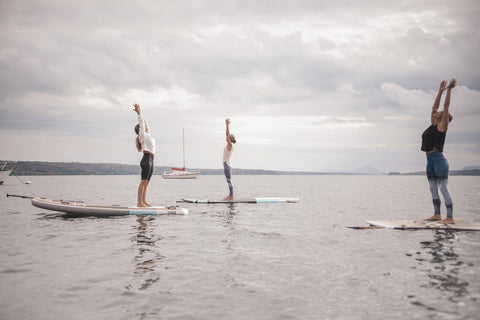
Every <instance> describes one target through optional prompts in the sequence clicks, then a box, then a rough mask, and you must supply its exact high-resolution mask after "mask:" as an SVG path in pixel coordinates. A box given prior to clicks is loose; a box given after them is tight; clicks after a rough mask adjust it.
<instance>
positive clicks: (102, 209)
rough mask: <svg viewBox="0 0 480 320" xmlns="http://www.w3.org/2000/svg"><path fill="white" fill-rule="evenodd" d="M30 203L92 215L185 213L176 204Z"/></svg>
mask: <svg viewBox="0 0 480 320" xmlns="http://www.w3.org/2000/svg"><path fill="white" fill-rule="evenodd" d="M32 205H34V206H35V207H39V208H42V209H47V210H52V211H57V212H65V213H72V214H76V215H92V216H93V215H94V216H125V215H185V214H188V209H187V208H181V207H177V206H171V207H166V206H155V207H121V206H115V205H112V206H96V205H87V204H84V203H83V202H81V201H70V200H51V199H46V198H32Z"/></svg>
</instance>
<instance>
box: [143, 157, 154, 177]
mask: <svg viewBox="0 0 480 320" xmlns="http://www.w3.org/2000/svg"><path fill="white" fill-rule="evenodd" d="M140 167H141V168H142V180H148V181H150V178H151V177H152V174H153V154H151V153H144V154H143V158H142V161H140Z"/></svg>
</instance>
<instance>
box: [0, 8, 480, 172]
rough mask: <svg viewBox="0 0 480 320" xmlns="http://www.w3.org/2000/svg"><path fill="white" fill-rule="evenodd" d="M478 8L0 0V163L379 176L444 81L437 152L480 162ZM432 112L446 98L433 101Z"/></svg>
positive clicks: (405, 156)
mask: <svg viewBox="0 0 480 320" xmlns="http://www.w3.org/2000/svg"><path fill="white" fill-rule="evenodd" d="M479 17H480V2H479V1H478V0H471V1H469V0H460V1H451V0H450V1H443V0H437V1H424V0H411V1H408V0H407V1H398V0H396V1H380V0H378V1H377V0H367V1H341V0H340V1H320V0H311V1H308V0H282V1H261V0H252V1H250V0H243V1H235V0H212V1H201V0H191V1H187V0H175V1H151V0H135V1H102V0H95V1H71V0H44V1H40V0H38V1H35V0H25V1H18V0H0V18H1V19H0V144H1V152H0V159H9V160H38V161H77V162H115V163H126V164H137V163H139V161H140V158H141V154H140V153H138V152H137V151H136V149H135V143H134V139H135V133H134V131H133V127H134V126H135V124H136V122H137V118H136V115H135V113H134V111H132V110H131V109H132V104H133V103H139V104H140V105H141V106H142V109H143V111H144V114H145V115H146V116H147V118H148V120H149V122H150V125H151V131H152V134H153V136H154V137H155V139H156V142H157V154H156V157H155V162H156V165H158V166H161V165H166V166H181V164H182V128H185V135H186V137H185V138H186V155H187V159H186V161H187V167H197V168H221V159H222V151H223V147H224V145H225V120H224V119H225V118H226V117H230V118H231V120H232V124H231V131H232V133H233V134H235V135H236V137H237V144H236V146H235V151H234V154H233V156H232V163H233V167H234V168H235V167H236V168H252V169H253V168H259V169H274V170H302V171H331V170H354V169H356V168H358V167H361V166H363V165H370V166H373V167H376V168H378V169H379V170H382V171H384V172H389V171H402V172H408V171H417V170H423V169H424V167H425V155H424V154H423V153H422V152H421V151H420V144H421V134H422V132H423V131H424V130H425V128H426V127H428V126H429V121H430V111H431V106H432V104H433V100H434V98H435V95H436V92H437V89H438V86H439V84H440V81H441V80H444V79H445V80H449V79H451V78H452V77H456V78H457V80H458V87H457V88H455V89H454V91H453V95H452V102H451V113H452V114H453V116H454V120H453V121H452V123H451V124H450V127H449V130H448V133H447V141H446V147H445V154H446V157H447V159H448V160H449V162H450V168H451V169H461V168H463V167H464V166H468V165H480V54H479V51H480V31H479V30H480V19H479ZM442 106H443V101H442Z"/></svg>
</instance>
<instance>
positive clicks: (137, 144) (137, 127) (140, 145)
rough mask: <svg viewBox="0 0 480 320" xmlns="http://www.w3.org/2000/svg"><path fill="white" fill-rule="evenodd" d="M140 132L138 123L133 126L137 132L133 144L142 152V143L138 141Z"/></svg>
mask: <svg viewBox="0 0 480 320" xmlns="http://www.w3.org/2000/svg"><path fill="white" fill-rule="evenodd" d="M139 132H140V125H138V124H137V125H136V126H135V133H136V134H137V138H136V139H135V145H136V147H137V150H138V152H142V144H141V143H140V139H139V137H138V133H139Z"/></svg>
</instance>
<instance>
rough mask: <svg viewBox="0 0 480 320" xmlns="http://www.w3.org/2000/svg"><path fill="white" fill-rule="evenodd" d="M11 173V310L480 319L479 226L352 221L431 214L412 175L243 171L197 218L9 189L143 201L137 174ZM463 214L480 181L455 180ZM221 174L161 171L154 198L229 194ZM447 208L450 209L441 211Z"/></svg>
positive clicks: (5, 295) (5, 314)
mask: <svg viewBox="0 0 480 320" xmlns="http://www.w3.org/2000/svg"><path fill="white" fill-rule="evenodd" d="M23 179H24V180H30V181H32V184H30V185H22V184H21V183H20V182H19V181H18V180H17V179H16V178H15V177H9V179H8V180H7V181H6V184H5V185H3V186H0V192H1V194H0V205H1V206H0V208H1V209H0V288H1V290H0V319H385V318H389V319H478V314H479V312H480V281H479V279H480V232H446V231H430V230H422V231H395V230H385V229H381V230H353V229H349V228H347V226H363V225H366V223H365V222H364V221H365V220H375V219H376V220H382V219H418V218H421V217H426V216H428V215H429V214H431V212H432V209H431V200H430V195H429V191H428V183H427V181H426V178H424V177H415V176H412V177H407V176H234V184H235V186H236V192H237V195H239V196H295V197H299V198H300V203H298V204H257V205H252V204H236V205H227V204H225V205H200V204H192V205H189V204H184V206H186V207H188V208H189V209H190V214H189V215H187V216H185V217H182V216H162V217H144V218H139V217H129V216H127V217H116V218H94V217H90V218H69V217H65V216H63V215H61V214H57V213H55V212H47V211H45V210H42V209H39V208H35V207H33V206H32V205H31V204H30V201H29V200H24V199H16V198H6V197H5V195H6V193H13V194H15V193H16V194H24V195H35V196H44V197H50V198H63V199H82V200H87V201H88V202H92V203H97V204H114V203H115V204H124V205H132V204H135V199H136V187H137V183H138V177H135V176H74V177H25V178H23ZM450 189H451V193H452V196H453V199H454V210H455V215H456V216H457V217H460V216H477V217H478V216H480V177H451V178H450ZM226 191H227V187H226V183H225V181H224V178H223V177H222V176H201V177H200V178H199V179H198V180H194V181H174V180H163V179H162V178H161V177H160V176H154V177H153V180H152V182H151V186H150V189H149V195H148V199H149V200H150V201H151V202H153V203H155V204H174V203H175V201H176V200H179V199H180V198H181V197H197V198H203V197H210V198H219V197H223V196H225V195H226ZM442 209H443V208H442Z"/></svg>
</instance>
